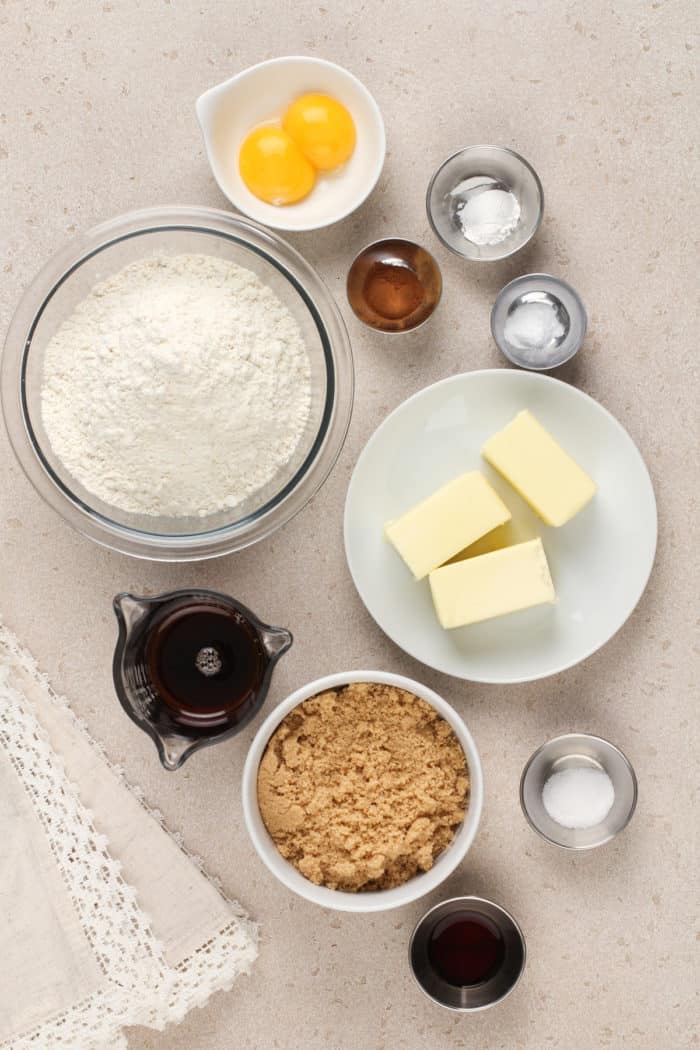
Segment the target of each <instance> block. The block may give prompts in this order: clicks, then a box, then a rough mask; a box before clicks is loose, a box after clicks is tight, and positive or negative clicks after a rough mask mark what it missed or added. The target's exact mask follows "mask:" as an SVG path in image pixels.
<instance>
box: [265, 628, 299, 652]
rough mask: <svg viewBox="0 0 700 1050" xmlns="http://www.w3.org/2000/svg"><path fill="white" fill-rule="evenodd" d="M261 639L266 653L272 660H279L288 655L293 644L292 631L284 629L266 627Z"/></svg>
mask: <svg viewBox="0 0 700 1050" xmlns="http://www.w3.org/2000/svg"><path fill="white" fill-rule="evenodd" d="M260 633H261V637H262V643H263V647H264V649H265V652H266V653H267V655H268V656H269V657H270V659H271V660H277V659H279V657H280V656H281V655H282V653H286V651H287V649H289V647H290V646H291V644H292V642H293V640H294V639H293V637H292V633H291V631H288V630H287V629H286V628H284V627H264V628H263V629H262V631H261V632H260Z"/></svg>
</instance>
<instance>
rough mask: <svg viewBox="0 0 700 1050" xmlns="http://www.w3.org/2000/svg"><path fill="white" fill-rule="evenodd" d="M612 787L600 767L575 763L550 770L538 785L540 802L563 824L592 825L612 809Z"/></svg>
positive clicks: (583, 826)
mask: <svg viewBox="0 0 700 1050" xmlns="http://www.w3.org/2000/svg"><path fill="white" fill-rule="evenodd" d="M614 801H615V789H614V787H613V783H612V780H611V779H610V777H609V776H608V774H607V773H605V772H604V771H603V770H602V769H594V768H592V767H590V766H578V767H574V768H572V769H562V770H561V771H560V772H558V773H553V774H552V776H551V777H550V778H549V779H548V780H547V782H546V783H545V785H544V788H543V789H542V804H543V805H544V808H545V809H546V810H547V813H548V814H549V816H550V817H551V818H552V820H554V821H555V822H556V823H557V824H559V825H560V826H561V827H564V828H579V829H583V828H593V827H595V826H596V825H597V824H601V823H602V822H603V821H604V820H605V818H606V817H607V815H608V813H609V812H610V810H611V809H612V806H613V802H614Z"/></svg>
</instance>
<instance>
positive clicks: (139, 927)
mask: <svg viewBox="0 0 700 1050" xmlns="http://www.w3.org/2000/svg"><path fill="white" fill-rule="evenodd" d="M0 915H1V916H2V922H1V923H0V1050H54V1048H56V1050H59V1048H60V1050H102V1048H105V1047H109V1048H110V1050H123V1048H126V1046H127V1042H126V1037H125V1035H124V1032H123V1029H124V1027H125V1026H128V1025H147V1026H149V1027H150V1028H156V1029H162V1028H163V1027H164V1026H165V1025H166V1024H168V1023H169V1022H171V1021H173V1022H177V1021H180V1020H181V1019H182V1018H183V1017H184V1015H185V1014H186V1013H187V1012H188V1011H189V1010H190V1009H191V1008H192V1007H193V1006H202V1005H204V1003H205V1002H206V1001H207V999H208V998H209V996H210V995H211V994H212V992H215V991H218V990H219V989H225V988H229V987H230V986H231V985H232V984H233V981H234V980H235V978H236V977H237V976H238V975H239V974H241V973H247V972H248V971H249V969H250V966H251V964H252V962H253V960H254V959H255V957H256V955H257V927H256V926H255V925H254V924H253V923H251V922H250V921H249V920H248V919H246V918H245V916H244V915H243V914H242V912H241V910H240V908H239V906H238V905H236V904H234V903H232V902H231V901H228V900H226V899H225V898H224V897H223V896H222V895H221V894H220V892H219V891H218V889H217V888H216V886H215V885H214V883H213V882H212V881H211V880H210V879H208V878H207V877H206V876H205V875H204V874H203V872H202V871H201V870H200V869H199V867H198V865H197V862H196V860H195V858H192V857H190V856H189V855H188V854H187V853H186V852H185V851H184V849H183V848H182V846H181V845H180V844H179V843H178V842H177V841H176V840H175V838H174V837H172V836H171V835H170V834H169V833H168V832H167V831H166V830H165V828H164V827H163V826H162V825H161V824H160V823H159V819H158V814H155V813H152V812H150V811H149V810H148V809H147V808H146V807H145V805H144V804H143V802H142V801H141V800H140V799H139V798H138V796H137V795H136V794H135V793H134V792H133V791H132V790H131V789H129V787H128V786H127V784H126V783H125V781H124V779H123V778H122V776H121V774H120V772H119V770H117V769H115V768H113V767H111V766H110V765H109V763H108V762H107V760H106V759H105V757H104V756H103V755H102V754H101V753H100V751H99V749H98V748H97V745H96V744H95V743H94V742H93V741H92V740H90V738H89V737H88V735H87V734H86V732H85V730H84V727H83V726H82V724H81V723H79V722H78V720H77V719H76V718H75V716H74V715H73V714H72V712H71V710H70V708H69V707H68V706H67V704H66V703H65V701H63V700H62V699H60V698H59V697H57V696H56V694H55V693H54V692H53V691H52V690H51V688H50V686H49V685H48V683H47V681H46V679H45V678H44V676H43V675H41V674H40V673H39V671H38V670H37V668H36V665H35V663H34V661H33V659H32V657H31V656H30V655H29V654H28V653H27V652H25V651H24V650H23V649H22V648H21V647H20V646H19V644H18V642H17V640H16V639H15V638H14V636H13V635H11V634H10V632H9V631H7V630H6V629H5V628H4V627H3V626H2V624H1V623H0Z"/></svg>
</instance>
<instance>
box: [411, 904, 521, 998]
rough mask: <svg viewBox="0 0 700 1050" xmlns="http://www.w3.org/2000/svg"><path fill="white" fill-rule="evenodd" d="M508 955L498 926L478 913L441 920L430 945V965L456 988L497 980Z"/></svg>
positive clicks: (458, 913)
mask: <svg viewBox="0 0 700 1050" xmlns="http://www.w3.org/2000/svg"><path fill="white" fill-rule="evenodd" d="M505 954H506V950H505V942H504V940H503V937H502V935H501V932H500V930H499V929H498V927H497V926H496V924H495V922H492V920H491V919H489V918H487V917H486V916H485V915H480V914H478V913H477V912H469V911H464V912H457V913H456V914H452V915H448V916H447V917H446V918H444V919H441V920H440V922H438V923H436V924H435V928H434V929H433V930H432V932H431V934H430V939H429V941H428V959H429V960H430V965H431V966H432V967H433V969H434V970H435V972H436V973H437V974H438V975H439V976H440V977H442V979H443V980H444V981H447V983H448V984H451V985H453V986H455V987H457V988H465V987H469V986H471V985H475V984H482V983H483V982H485V981H488V980H489V979H490V978H491V977H494V976H495V975H496V974H497V973H498V971H499V970H500V968H501V966H502V965H503V961H504V959H505Z"/></svg>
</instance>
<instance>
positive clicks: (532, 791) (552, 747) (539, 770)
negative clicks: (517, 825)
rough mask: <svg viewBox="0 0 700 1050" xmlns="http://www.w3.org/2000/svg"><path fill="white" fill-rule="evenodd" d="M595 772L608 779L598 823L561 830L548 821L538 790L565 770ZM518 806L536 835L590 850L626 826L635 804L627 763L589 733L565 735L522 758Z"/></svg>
mask: <svg viewBox="0 0 700 1050" xmlns="http://www.w3.org/2000/svg"><path fill="white" fill-rule="evenodd" d="M581 768H583V769H597V770H601V771H602V772H604V773H607V775H608V776H609V777H610V779H611V781H612V784H613V788H614V790H615V801H614V802H613V804H612V808H611V809H610V812H609V813H608V814H607V816H606V817H605V819H604V820H602V821H601V822H600V823H599V824H595V825H593V827H590V828H566V827H563V826H562V825H561V824H558V823H557V822H556V821H555V820H552V818H551V817H550V815H549V813H548V812H547V810H546V809H545V806H544V803H543V801H542V789H543V788H544V785H545V784H546V783H547V781H548V780H549V778H550V777H551V776H552V775H553V774H554V773H559V772H561V771H562V770H565V769H581ZM520 804H521V806H522V809H523V813H524V814H525V818H526V820H527V822H528V824H529V825H530V827H532V828H534V830H535V831H536V832H537V834H538V835H541V836H542V838H544V839H546V840H547V842H551V843H552V844H553V845H555V846H561V847H562V848H563V849H569V850H586V849H595V847H596V846H603V845H604V844H605V843H606V842H610V840H611V839H613V838H615V836H616V835H619V833H620V832H621V831H622V830H623V829H624V828H626V827H627V825H628V824H629V822H630V820H631V819H632V815H633V814H634V810H635V807H636V805H637V778H636V776H635V773H634V769H633V768H632V765H631V763H630V761H629V759H628V758H627V757H626V756H625V755H624V754H623V753H622V751H620V749H619V748H618V747H615V745H614V744H611V743H610V742H609V741H608V740H603V738H602V737H599V736H593V735H592V734H591V733H565V734H564V735H563V736H557V737H554V739H553V740H548V741H547V743H546V744H543V745H542V747H540V748H538V749H537V751H535V753H534V754H533V755H532V756H531V757H530V759H529V760H528V763H527V765H526V766H525V769H524V770H523V775H522V779H521V781H520Z"/></svg>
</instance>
